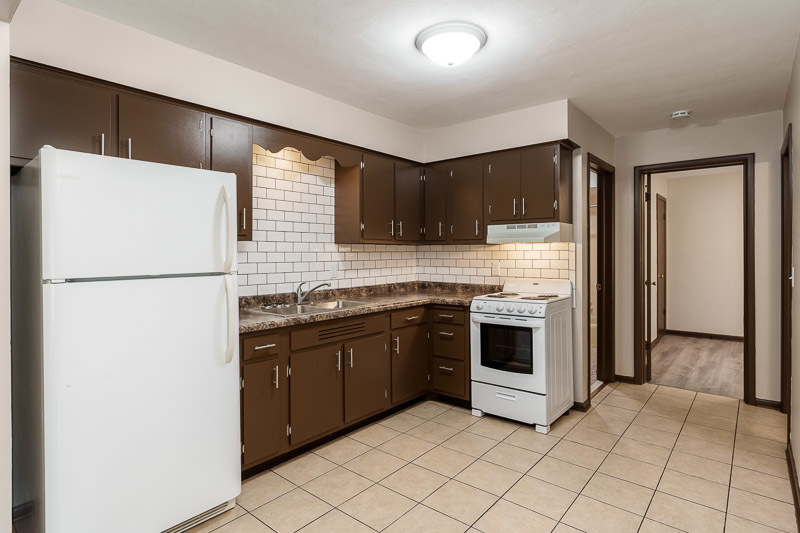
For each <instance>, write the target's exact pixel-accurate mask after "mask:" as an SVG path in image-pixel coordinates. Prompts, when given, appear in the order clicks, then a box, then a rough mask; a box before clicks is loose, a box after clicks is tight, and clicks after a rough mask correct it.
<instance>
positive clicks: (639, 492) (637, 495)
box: [581, 473, 653, 516]
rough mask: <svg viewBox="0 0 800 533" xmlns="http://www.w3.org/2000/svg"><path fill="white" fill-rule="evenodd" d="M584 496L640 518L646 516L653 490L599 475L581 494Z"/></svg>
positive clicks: (596, 475)
mask: <svg viewBox="0 0 800 533" xmlns="http://www.w3.org/2000/svg"><path fill="white" fill-rule="evenodd" d="M581 494H583V495H584V496H588V497H589V498H592V499H595V500H599V501H601V502H603V503H607V504H609V505H613V506H614V507H619V508H620V509H624V510H626V511H629V512H631V513H634V514H637V515H639V516H644V513H645V511H647V506H648V505H649V504H650V499H651V498H652V497H653V489H648V488H647V487H643V486H642V485H636V484H635V483H631V482H629V481H624V480H622V479H619V478H616V477H611V476H607V475H605V474H601V473H597V474H595V475H594V476H592V479H590V480H589V483H587V484H586V487H585V488H584V489H583V492H581Z"/></svg>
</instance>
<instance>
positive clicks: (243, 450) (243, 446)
mask: <svg viewBox="0 0 800 533" xmlns="http://www.w3.org/2000/svg"><path fill="white" fill-rule="evenodd" d="M242 455H244V444H242Z"/></svg>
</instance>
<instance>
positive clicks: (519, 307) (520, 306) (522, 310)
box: [517, 304, 525, 313]
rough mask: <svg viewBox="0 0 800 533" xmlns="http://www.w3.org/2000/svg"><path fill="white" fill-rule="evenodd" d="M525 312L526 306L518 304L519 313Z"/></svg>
mask: <svg viewBox="0 0 800 533" xmlns="http://www.w3.org/2000/svg"><path fill="white" fill-rule="evenodd" d="M524 312H525V306H524V305H522V304H517V313H524Z"/></svg>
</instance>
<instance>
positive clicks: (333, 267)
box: [328, 263, 339, 279]
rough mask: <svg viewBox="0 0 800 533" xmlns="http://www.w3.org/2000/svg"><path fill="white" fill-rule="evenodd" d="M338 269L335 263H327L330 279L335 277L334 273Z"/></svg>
mask: <svg viewBox="0 0 800 533" xmlns="http://www.w3.org/2000/svg"><path fill="white" fill-rule="evenodd" d="M338 271H339V269H338V268H337V265H336V263H331V264H330V265H328V274H330V277H331V279H334V278H335V277H336V273H337V272H338Z"/></svg>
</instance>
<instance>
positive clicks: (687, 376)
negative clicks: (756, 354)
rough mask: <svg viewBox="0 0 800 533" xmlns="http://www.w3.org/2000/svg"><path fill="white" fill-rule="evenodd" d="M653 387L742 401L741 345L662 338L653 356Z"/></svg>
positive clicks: (714, 341)
mask: <svg viewBox="0 0 800 533" xmlns="http://www.w3.org/2000/svg"><path fill="white" fill-rule="evenodd" d="M652 361H653V372H652V379H651V382H652V383H656V384H658V385H667V386H670V387H676V388H679V389H686V390H691V391H695V392H705V393H707V394H715V395H718V396H727V397H729V398H738V399H742V398H744V377H743V365H744V344H743V343H742V342H740V341H728V340H716V339H703V338H699V337H680V336H676V335H666V336H664V337H663V338H662V339H661V341H660V342H658V344H656V347H655V348H653V353H652Z"/></svg>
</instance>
